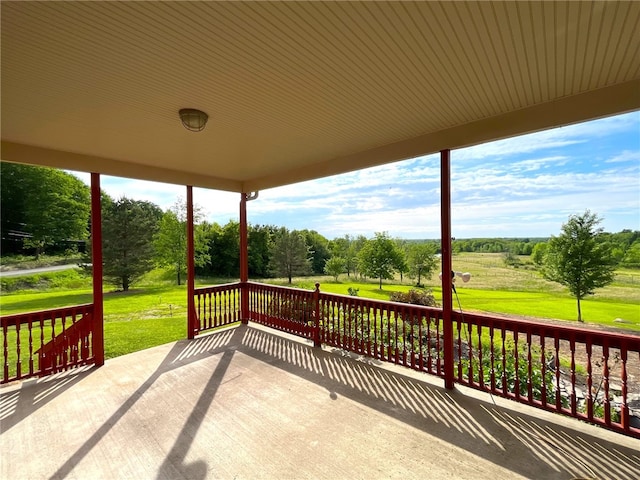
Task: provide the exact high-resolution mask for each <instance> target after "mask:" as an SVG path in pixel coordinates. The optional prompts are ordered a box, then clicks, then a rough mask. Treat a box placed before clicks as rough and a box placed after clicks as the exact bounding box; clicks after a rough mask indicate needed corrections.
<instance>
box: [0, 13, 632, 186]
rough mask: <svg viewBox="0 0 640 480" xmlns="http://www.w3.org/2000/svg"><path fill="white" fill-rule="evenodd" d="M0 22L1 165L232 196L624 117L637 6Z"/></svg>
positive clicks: (24, 17)
mask: <svg viewBox="0 0 640 480" xmlns="http://www.w3.org/2000/svg"><path fill="white" fill-rule="evenodd" d="M1 9H2V11H1V14H2V15H1V16H2V19H1V21H2V46H1V48H2V60H1V61H2V124H1V126H2V131H1V135H2V156H1V158H2V160H5V161H13V162H21V163H30V164H41V165H48V166H53V167H58V168H65V169H72V170H79V171H94V172H100V173H103V174H108V175H115V176H123V177H130V178H138V179H146V180H155V181H160V182H168V183H177V184H188V185H194V186H199V187H206V188H214V189H221V190H228V191H237V192H242V191H244V192H249V191H253V190H259V189H266V188H271V187H276V186H280V185H285V184H289V183H294V182H298V181H303V180H309V179H313V178H319V177H323V176H328V175H333V174H339V173H344V172H348V171H353V170H357V169H361V168H365V167H370V166H375V165H380V164H384V163H388V162H393V161H398V160H402V159H407V158H411V157H415V156H419V155H424V154H430V153H433V152H437V151H439V150H442V149H454V148H460V147H464V146H469V145H474V144H478V143H482V142H486V141H490V140H495V139H499V138H505V137H509V136H514V135H518V134H523V133H527V132H532V131H537V130H541V129H546V128H552V127H557V126H561V125H565V124H570V123H574V122H580V121H584V120H589V119H594V118H598V117H603V116H607V115H613V114H618V113H622V112H626V111H631V110H636V109H639V108H640V33H639V32H638V29H637V26H638V24H640V2H633V1H628V2H617V1H611V2H561V1H558V2H495V3H494V2H415V3H414V2H359V3H356V2H327V3H325V2H21V1H4V2H2V4H1ZM185 107H193V108H198V109H200V110H203V111H205V112H207V113H208V114H209V123H208V124H207V126H206V128H205V129H204V131H202V132H200V133H197V134H196V133H192V132H189V131H187V130H185V129H184V128H183V127H182V126H181V124H180V121H179V118H178V110H179V109H181V108H185Z"/></svg>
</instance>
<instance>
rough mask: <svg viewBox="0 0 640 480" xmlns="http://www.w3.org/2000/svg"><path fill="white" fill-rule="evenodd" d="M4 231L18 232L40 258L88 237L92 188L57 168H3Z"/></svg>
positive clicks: (3, 164) (5, 164) (24, 166)
mask: <svg viewBox="0 0 640 480" xmlns="http://www.w3.org/2000/svg"><path fill="white" fill-rule="evenodd" d="M1 175H2V181H1V182H0V186H1V188H0V190H1V204H2V215H1V217H2V231H3V232H7V233H8V232H16V233H17V234H18V235H19V236H21V237H22V238H24V246H25V247H26V248H33V249H34V250H35V256H36V258H38V257H39V256H40V255H41V254H42V253H44V252H45V250H46V248H47V247H49V246H51V245H54V244H55V243H56V242H61V241H64V240H83V239H85V238H87V235H88V221H89V214H90V209H91V202H90V191H89V187H88V186H87V185H85V184H84V183H83V182H82V181H81V180H80V179H78V178H77V177H75V176H74V175H72V174H70V173H67V172H63V171H62V170H57V169H54V168H45V167H35V166H30V165H21V164H16V163H6V162H2V164H1Z"/></svg>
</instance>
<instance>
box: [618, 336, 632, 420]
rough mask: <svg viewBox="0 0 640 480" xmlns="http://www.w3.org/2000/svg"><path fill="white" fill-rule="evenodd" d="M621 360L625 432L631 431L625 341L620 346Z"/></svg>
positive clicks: (621, 414) (622, 414)
mask: <svg viewBox="0 0 640 480" xmlns="http://www.w3.org/2000/svg"><path fill="white" fill-rule="evenodd" d="M620 360H621V361H622V365H621V366H620V367H621V369H622V370H621V373H620V380H621V383H622V385H621V387H622V405H621V406H620V423H621V425H622V428H623V429H624V431H625V432H628V431H629V426H630V420H629V404H628V402H627V394H628V393H629V392H628V386H627V345H626V343H623V344H622V345H621V346H620Z"/></svg>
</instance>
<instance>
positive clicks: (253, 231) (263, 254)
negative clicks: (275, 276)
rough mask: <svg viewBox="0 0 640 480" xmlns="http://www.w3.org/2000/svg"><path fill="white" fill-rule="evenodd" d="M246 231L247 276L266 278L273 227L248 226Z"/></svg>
mask: <svg viewBox="0 0 640 480" xmlns="http://www.w3.org/2000/svg"><path fill="white" fill-rule="evenodd" d="M248 230H249V231H248V232H247V233H248V239H247V243H248V249H249V259H248V261H249V275H251V276H256V277H263V278H264V277H268V276H269V263H270V259H271V253H270V249H271V232H272V231H273V230H274V227H269V226H261V225H256V226H252V225H249V228H248Z"/></svg>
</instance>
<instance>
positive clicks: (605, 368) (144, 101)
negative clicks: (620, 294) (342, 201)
mask: <svg viewBox="0 0 640 480" xmlns="http://www.w3.org/2000/svg"><path fill="white" fill-rule="evenodd" d="M638 19H640V4H638V3H635V2H624V1H623V2H506V3H501V2H496V3H494V2H415V3H413V2H375V3H374V2H360V3H356V2H344V3H341V2H192V3H189V2H185V3H181V2H173V3H172V2H90V3H86V2H11V1H9V2H3V3H2V85H3V86H2V104H3V112H2V113H3V115H2V160H3V161H9V162H17V163H27V164H35V165H45V166H50V167H56V168H63V169H70V170H79V171H84V172H91V173H92V198H93V203H92V228H93V233H92V235H93V238H94V239H100V238H101V234H100V175H116V176H124V177H129V178H138V179H145V180H153V181H159V182H170V183H175V184H180V185H186V186H187V199H188V205H189V208H190V213H189V215H190V218H189V220H188V224H189V225H188V232H189V235H190V240H189V245H190V251H189V255H188V258H189V259H190V262H191V264H190V265H189V276H190V278H189V291H188V301H189V313H188V316H189V318H188V336H189V337H190V340H184V341H181V342H177V343H174V344H169V345H165V346H162V347H157V348H154V349H151V350H147V351H143V352H139V353H136V354H132V355H127V356H124V357H121V358H117V359H114V360H110V361H108V362H105V361H104V350H103V346H104V339H103V329H102V326H103V315H102V278H101V272H100V266H101V265H102V254H101V249H100V242H99V241H94V242H93V244H92V247H93V249H94V250H93V254H94V256H93V264H94V266H95V267H96V268H94V278H95V281H94V302H93V303H92V304H89V305H82V306H75V307H69V308H67V309H59V310H57V311H49V312H39V313H35V314H26V315H22V316H11V318H9V317H3V319H2V328H3V336H4V342H3V343H4V345H3V350H4V351H3V355H4V357H3V360H4V361H3V367H4V375H3V379H2V382H3V383H8V385H6V386H3V388H2V402H3V405H2V415H3V419H2V430H3V434H2V442H3V455H2V474H3V476H6V477H8V478H14V477H18V478H19V477H25V476H26V477H29V478H50V477H52V478H83V479H84V478H189V479H193V478H196V479H197V478H207V477H221V478H260V477H262V478H291V477H296V478H300V477H302V478H323V477H324V478H380V477H402V478H407V477H409V478H446V477H451V478H456V477H457V478H460V477H462V478H492V477H493V478H507V477H508V478H512V477H516V476H518V475H519V476H522V477H527V478H531V477H539V478H573V477H575V478H580V477H583V478H584V477H586V478H592V477H596V478H600V477H602V478H634V475H636V473H637V471H638V469H639V468H640V461H639V459H638V451H639V450H640V448H639V447H638V440H637V438H636V439H634V438H631V435H635V436H637V435H638V432H639V431H640V430H638V428H637V426H636V425H632V421H631V412H630V410H631V409H632V406H631V405H629V401H628V400H629V390H630V389H634V388H636V387H637V385H638V375H636V373H635V371H631V370H629V369H628V363H630V362H631V361H632V360H633V361H637V359H638V358H639V352H640V346H639V343H640V339H639V338H638V337H630V336H617V335H605V334H602V335H600V334H594V333H593V332H589V331H587V330H584V329H578V328H576V329H571V328H555V329H549V330H546V329H544V328H543V327H541V326H540V325H534V324H531V323H529V324H521V323H519V322H518V321H516V320H512V319H504V318H485V317H481V316H477V315H476V316H474V315H464V316H463V315H462V313H460V315H458V314H457V313H456V312H455V311H453V308H452V297H451V287H452V284H451V275H450V274H451V237H452V222H451V213H452V212H451V178H450V164H451V156H450V152H451V151H452V150H454V151H455V149H458V148H463V147H466V146H470V145H478V144H481V143H483V142H488V141H492V140H496V139H500V138H506V137H510V136H515V135H520V134H524V133H527V132H533V131H539V130H543V129H548V128H556V127H558V126H561V125H566V124H571V123H576V122H582V121H586V120H589V119H594V118H601V117H605V116H609V115H615V114H619V113H622V112H629V111H633V110H637V109H638V108H640V95H638V92H639V91H640V66H639V63H638V57H637V55H635V53H636V52H637V51H638V50H639V48H640V37H639V35H638V32H637V31H636V28H635V26H636V25H637V20H638ZM191 107H195V108H197V109H202V110H203V111H204V112H206V113H208V114H209V115H210V120H209V123H208V125H207V126H206V128H205V129H204V130H202V131H201V132H198V133H194V132H189V131H187V130H185V129H184V128H182V126H181V125H180V123H179V116H178V112H179V110H181V109H183V108H191ZM435 152H440V154H441V172H440V181H441V187H440V201H441V218H440V219H439V220H440V224H441V232H440V233H441V241H442V244H441V251H442V272H443V276H442V289H443V292H445V293H444V301H443V307H442V309H437V311H435V310H434V311H426V310H424V309H415V310H411V311H408V312H407V308H409V307H398V306H392V305H391V304H390V303H389V302H367V301H366V300H363V301H360V302H359V303H357V304H354V303H352V302H350V301H347V300H344V298H336V296H333V297H321V293H320V292H310V291H309V292H299V291H298V292H291V291H289V290H287V289H283V288H280V289H273V290H270V289H269V287H268V286H259V285H257V286H256V285H254V286H251V285H250V282H249V278H248V270H247V255H248V253H247V239H246V224H247V221H246V210H247V205H246V203H247V201H248V200H252V199H255V197H256V195H257V192H258V191H259V190H264V189H269V188H274V187H277V186H282V185H287V184H291V183H294V182H299V181H304V180H310V179H315V178H320V177H324V176H329V175H335V174H340V173H345V172H349V171H353V170H357V169H362V168H366V167H371V166H375V165H382V164H385V163H390V162H395V161H400V160H404V159H408V158H412V157H416V156H420V155H426V154H431V153H435ZM454 161H455V155H454ZM193 187H202V188H212V189H221V190H226V191H232V192H236V193H238V194H239V196H240V224H241V226H242V228H241V237H242V238H241V271H240V272H239V273H240V275H239V277H240V280H241V282H240V283H238V284H234V285H231V286H227V287H213V288H211V289H195V286H194V279H193V273H194V267H193V210H192V203H193V202H192V189H193ZM416 221H421V219H416ZM381 228H384V227H383V226H381ZM252 295H253V296H252ZM274 299H275V300H274ZM311 301H313V302H314V303H313V309H312V310H309V309H308V306H309V305H310V304H311V303H310V302H311ZM320 301H322V302H324V303H322V305H323V307H322V308H320V307H319V305H320V303H319V302H320ZM291 302H293V303H291ZM332 302H333V303H332ZM274 305H275V306H277V307H278V309H276V310H274ZM283 305H284V306H285V307H286V308H284V309H283V308H281V307H282V306H283ZM292 305H293V306H295V308H292ZM327 305H328V307H327V308H325V307H326V306H327ZM331 305H336V306H335V309H334V310H332V308H333V307H331ZM201 307H202V308H203V310H200V308H201ZM372 309H373V310H374V311H375V312H381V313H374V314H373V317H371V316H370V311H371V310H372ZM352 312H355V314H352ZM321 314H322V315H321ZM405 315H408V316H405ZM413 318H416V319H417V320H416V321H414V320H412V319H413ZM408 319H409V320H408ZM240 321H242V322H251V323H249V324H246V323H243V324H241V325H236V326H231V327H227V328H230V329H229V330H223V331H218V330H217V328H219V327H226V326H227V324H232V323H237V322H240ZM363 322H364V323H363ZM370 322H371V323H370ZM257 324H264V325H267V326H270V327H274V328H278V329H280V330H285V332H288V333H282V332H278V333H277V332H276V330H269V331H266V330H264V327H263V326H259V325H257ZM365 325H366V328H364V327H365ZM371 326H373V327H371ZM352 327H353V329H352ZM209 329H216V330H215V332H214V333H211V334H209V333H206V332H207V330H209ZM383 329H384V331H383ZM415 329H417V331H416V330H415ZM423 329H424V330H423ZM34 331H35V333H33V332H34ZM381 332H382V333H384V335H382V336H381V337H379V338H378V337H376V338H378V339H377V340H376V338H374V339H373V340H371V336H370V334H374V335H378V334H379V333H381ZM385 332H386V333H385ZM289 333H295V334H296V335H298V336H299V337H301V338H290V337H289V336H288V334H289ZM489 337H490V342H491V343H490V347H489V350H485V351H483V350H482V348H480V349H479V348H478V347H479V345H480V344H482V343H483V342H485V343H486V340H487V338H489ZM56 339H57V340H56ZM507 339H508V342H507ZM49 340H50V342H51V343H52V344H53V343H56V342H57V345H56V348H55V349H53V347H51V349H50V350H47V348H48V347H46V348H45V344H46V342H49ZM378 340H380V341H378ZM545 341H546V343H545ZM39 342H40V344H39ZM372 342H373V343H372ZM312 343H313V344H314V345H315V348H312V346H311V344H312ZM321 344H324V346H321ZM465 344H466V351H465ZM561 345H564V346H565V352H564V355H565V357H564V358H565V359H568V362H569V364H568V367H567V366H566V365H564V366H563V368H564V370H565V372H568V376H569V378H568V380H567V379H565V378H562V379H561V378H560V355H559V354H558V352H559V349H560V348H561ZM456 348H457V349H456ZM333 349H335V351H332V350H333ZM576 349H578V350H579V351H580V352H584V358H586V363H585V365H586V367H585V372H584V373H583V375H584V376H585V378H586V385H587V387H588V388H587V389H586V390H585V391H584V392H583V393H584V397H582V399H580V398H579V395H578V392H577V390H578V389H577V388H576V377H577V376H578V372H577V368H576V365H577V362H578V360H577V359H576V357H575V352H576ZM348 350H351V353H346V352H347V351H348ZM549 350H551V351H553V352H555V353H554V355H553V358H551V357H547V356H546V355H547V352H548V351H549ZM463 351H465V353H464V354H463ZM52 352H55V353H53V354H52ZM512 352H515V356H514V357H511V353H512ZM365 353H366V355H367V358H368V360H367V359H364V358H359V359H358V360H354V359H353V358H351V356H352V355H357V356H358V357H360V356H362V357H364V356H365ZM10 355H11V358H10ZM474 355H476V356H474ZM500 355H501V356H500ZM616 355H617V357H616ZM521 356H522V357H521ZM614 357H616V358H615V362H614ZM23 358H24V360H22V359H23ZM508 358H515V369H516V371H518V370H519V367H522V370H523V372H522V375H516V377H515V379H512V380H513V382H512V383H513V384H512V385H511V384H509V385H507V382H506V379H507V374H506V373H505V372H506V368H505V365H506V363H507V359H508ZM520 358H524V359H525V360H522V361H521V363H520V364H518V361H519V359H520ZM465 359H466V360H465ZM463 360H464V361H463ZM609 360H611V364H612V365H613V363H615V364H616V371H617V372H619V373H618V374H617V378H616V382H619V384H617V385H616V387H619V388H615V391H616V394H615V395H614V394H613V390H614V388H613V387H611V394H609V387H610V385H609V382H610V378H611V375H610V372H609ZM382 361H385V363H384V364H383V363H382ZM465 361H466V362H467V364H466V365H465ZM487 361H489V367H483V365H486V362H487ZM598 362H600V363H599V365H598V368H599V369H600V370H596V369H595V368H594V365H596V364H597V363H598ZM92 365H95V366H99V367H101V368H91V366H92ZM500 365H502V366H503V368H502V370H501V371H500V368H499V367H500ZM407 367H409V368H407ZM417 367H419V368H417ZM537 367H540V368H542V372H543V376H544V375H545V368H547V369H548V370H547V371H546V373H548V374H549V375H550V376H551V377H553V378H551V382H552V384H553V386H552V387H549V388H548V389H546V390H545V389H544V388H543V390H542V391H541V392H537V391H534V387H533V383H534V382H533V378H534V376H535V375H536V374H537V372H538V371H537V370H535V368H537ZM400 368H402V370H398V369H400ZM483 368H484V370H483ZM499 371H500V374H498V372H499ZM425 372H427V373H433V374H434V375H436V376H433V377H432V378H430V377H429V376H427V375H425ZM551 372H553V373H551ZM49 374H50V376H48V377H43V378H37V379H36V378H33V379H29V378H28V377H39V376H40V375H49ZM487 374H489V376H488V377H487V376H486V375H487ZM440 377H441V378H443V379H444V388H443V386H442V381H441V378H440ZM15 380H22V382H21V383H11V382H14V381H15ZM432 381H435V382H436V383H435V384H433V383H431V382H432ZM567 381H568V382H569V383H568V384H567V383H565V382H567ZM454 383H457V385H456V388H454ZM597 383H601V384H602V391H600V389H598V393H602V392H605V393H606V395H604V396H603V397H602V402H601V403H602V405H596V404H597V403H598V402H599V399H598V395H597V394H595V395H593V396H592V394H593V389H592V387H593V386H595V385H596V384H597ZM543 385H546V384H544V383H543ZM563 385H564V387H563ZM566 385H568V389H567V387H566ZM467 387H472V388H473V390H468V389H467ZM562 388H564V389H565V391H564V393H563V392H562ZM618 392H619V395H618ZM491 395H493V397H492V396H491ZM498 395H503V396H504V397H506V398H505V399H501V398H498ZM548 395H552V396H553V398H548ZM616 396H619V397H620V398H621V400H619V401H617V400H616V399H615V398H614V397H616ZM509 399H511V400H516V401H510V400H509ZM613 402H616V405H615V406H614V405H613ZM523 403H527V404H528V405H523ZM532 405H536V406H538V407H541V408H538V409H535V410H534V409H533V408H532V407H531V406H532ZM596 406H598V407H601V408H600V409H597V408H596ZM583 408H584V409H583ZM614 411H615V412H616V413H619V415H618V416H617V417H616V418H614ZM552 412H556V413H564V414H566V415H569V416H572V417H577V418H583V419H585V420H587V421H590V422H595V423H599V425H600V426H599V427H596V426H593V425H588V424H586V423H580V422H578V420H576V419H575V418H567V417H566V416H561V415H555V414H554V413H552ZM602 427H604V428H602ZM608 428H611V429H614V430H617V431H619V432H623V433H626V434H627V435H618V434H614V433H613V432H611V431H609V430H607V429H608ZM5 445H6V446H8V447H7V448H5ZM636 476H637V475H636Z"/></svg>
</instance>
